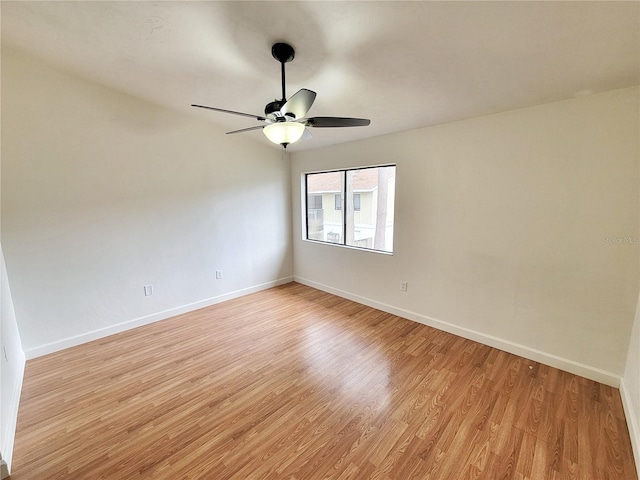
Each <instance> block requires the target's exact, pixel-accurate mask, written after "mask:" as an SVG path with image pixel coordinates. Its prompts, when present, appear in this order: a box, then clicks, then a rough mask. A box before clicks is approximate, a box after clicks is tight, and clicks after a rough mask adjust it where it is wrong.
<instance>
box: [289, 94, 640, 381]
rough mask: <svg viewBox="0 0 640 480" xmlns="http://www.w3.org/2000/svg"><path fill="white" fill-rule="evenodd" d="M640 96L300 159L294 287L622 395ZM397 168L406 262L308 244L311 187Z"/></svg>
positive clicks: (471, 123)
mask: <svg viewBox="0 0 640 480" xmlns="http://www.w3.org/2000/svg"><path fill="white" fill-rule="evenodd" d="M639 90H640V89H638V88H631V89H625V90H619V91H613V92H609V93H603V94H599V95H593V96H590V97H583V98H577V99H574V100H569V101H564V102H558V103H552V104H547V105H542V106H538V107H534V108H527V109H522V110H517V111H512V112H506V113H503V114H498V115H492V116H486V117H480V118H475V119H470V120H466V121H461V122H457V123H452V124H447V125H440V126H435V127H430V128H424V129H419V130H414V131H409V132H403V133H398V134H393V135H387V136H382V137H377V138H373V139H369V140H364V141H359V142H353V143H349V144H342V145H337V146H334V147H330V148H323V149H320V150H315V151H307V152H298V153H295V154H294V156H293V158H292V167H291V168H292V188H293V198H294V200H296V201H294V265H295V268H294V275H295V278H296V279H297V280H298V281H301V282H303V283H307V284H309V285H314V286H316V287H319V288H323V289H325V290H328V291H332V292H334V293H338V294H341V295H344V296H347V297H349V298H354V299H356V300H359V301H362V302H364V303H368V304H371V305H374V306H377V307H378V308H382V309H385V310H388V311H392V312H395V313H399V314H401V315H404V316H406V317H408V318H412V319H414V320H418V321H422V322H425V323H429V324H432V325H435V326H437V327H438V328H442V329H445V330H448V331H452V332H454V333H457V334H460V335H464V336H466V337H469V338H474V339H476V340H480V341H483V342H485V343H488V344H490V345H494V346H497V347H499V348H502V349H505V350H508V351H512V352H514V353H518V354H521V355H524V356H527V357H529V358H532V359H534V360H538V361H543V362H545V363H548V364H552V365H554V366H558V367H560V368H564V369H565V370H569V371H573V372H574V373H579V374H582V375H585V376H588V377H591V378H594V379H596V380H599V381H603V382H606V383H609V384H613V385H616V386H617V384H618V383H619V378H620V376H621V375H622V373H623V371H624V367H625V360H626V351H627V347H628V345H629V335H630V333H631V326H632V322H633V318H634V312H635V307H636V300H637V296H638V268H637V265H638V261H639V246H638V243H637V242H635V241H634V240H635V236H637V235H638V231H639V228H638V223H639V222H638V218H639V215H638V205H639V203H638V198H639V180H638V179H639V171H638V170H639V168H638V167H639V166H638V156H639V145H638V143H639V139H638V128H639V121H638V95H639ZM425 108H428V106H425ZM389 162H395V163H397V184H396V216H395V241H394V247H395V253H394V254H393V256H387V255H379V254H375V253H369V252H361V251H356V250H349V249H344V248H340V247H335V246H330V245H321V244H317V243H311V242H306V241H303V240H302V227H301V222H302V212H301V211H300V205H299V202H298V201H297V200H298V199H299V198H300V183H301V180H300V176H301V173H302V172H305V171H318V170H323V169H331V168H339V167H348V166H362V165H375V164H382V163H385V164H386V163H389ZM627 237H631V238H630V239H629V238H627ZM621 239H623V240H621ZM627 240H630V241H629V242H627ZM402 280H406V281H408V285H409V288H408V291H407V292H401V291H400V282H401V281H402Z"/></svg>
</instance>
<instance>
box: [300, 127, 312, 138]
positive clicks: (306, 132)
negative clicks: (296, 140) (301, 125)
mask: <svg viewBox="0 0 640 480" xmlns="http://www.w3.org/2000/svg"><path fill="white" fill-rule="evenodd" d="M312 138H313V135H311V132H310V131H309V129H308V128H305V129H304V133H303V134H302V137H300V139H301V140H311V139H312Z"/></svg>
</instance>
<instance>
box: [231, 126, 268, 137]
mask: <svg viewBox="0 0 640 480" xmlns="http://www.w3.org/2000/svg"><path fill="white" fill-rule="evenodd" d="M263 128H264V125H256V126H255V127H249V128H242V129H240V130H233V131H231V132H227V135H229V134H231V133H242V132H250V131H251V130H258V129H263Z"/></svg>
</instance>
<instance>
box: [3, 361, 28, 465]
mask: <svg viewBox="0 0 640 480" xmlns="http://www.w3.org/2000/svg"><path fill="white" fill-rule="evenodd" d="M20 353H21V355H20V358H19V359H18V361H19V365H18V375H17V377H16V382H15V384H14V386H13V391H12V395H11V404H10V405H9V418H8V422H7V423H8V425H5V426H4V427H3V430H4V431H5V432H7V433H6V436H5V438H4V442H3V445H2V455H3V456H2V460H3V461H4V462H5V463H6V465H5V469H6V472H7V473H11V461H12V459H13V443H14V441H15V438H16V426H17V423H18V407H20V394H21V393H22V382H23V381H24V367H25V362H26V358H25V356H24V354H23V353H22V352H20ZM1 478H5V477H1Z"/></svg>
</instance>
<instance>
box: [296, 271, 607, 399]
mask: <svg viewBox="0 0 640 480" xmlns="http://www.w3.org/2000/svg"><path fill="white" fill-rule="evenodd" d="M294 281H296V282H298V283H302V284H303V285H307V286H309V287H313V288H317V289H318V290H322V291H324V292H327V293H331V294H333V295H337V296H339V297H342V298H346V299H348V300H353V301H354V302H358V303H361V304H363V305H367V306H369V307H372V308H375V309H378V310H382V311H383V312H387V313H391V314H393V315H397V316H399V317H403V318H406V319H408V320H413V321H414V322H418V323H422V324H424V325H428V326H430V327H433V328H437V329H438V330H443V331H445V332H448V333H452V334H454V335H458V336H460V337H463V338H468V339H469V340H474V341H476V342H479V343H482V344H484V345H488V346H490V347H494V348H497V349H499V350H504V351H505V352H509V353H513V354H514V355H519V356H521V357H524V358H527V359H529V360H533V361H535V362H540V363H543V364H545V365H549V366H552V367H555V368H559V369H560V370H564V371H566V372H569V373H573V374H575V375H580V376H581V377H585V378H588V379H590V380H594V381H596V382H600V383H603V384H605V385H609V386H611V387H615V388H619V387H620V376H619V375H616V374H615V373H612V372H607V371H605V370H601V369H599V368H596V367H593V366H590V365H585V364H583V363H580V362H575V361H573V360H569V359H566V358H562V357H559V356H557V355H553V354H551V353H547V352H543V351H540V350H536V349H535V348H531V347H527V346H526V345H521V344H518V343H515V342H511V341H509V340H505V339H502V338H499V337H494V336H493V335H487V334H485V333H481V332H477V331H475V330H470V329H468V328H464V327H460V326H457V325H454V324H452V323H448V322H444V321H442V320H438V319H436V318H432V317H429V316H427V315H422V314H420V313H416V312H412V311H410V310H405V309H403V308H398V307H394V306H393V305H388V304H386V303H382V302H378V301H376V300H373V299H370V298H367V297H362V296H360V295H356V294H353V293H350V292H346V291H344V290H340V289H337V288H333V287H330V286H328V285H324V284H322V283H318V282H314V281H312V280H308V279H306V278H300V277H296V276H294Z"/></svg>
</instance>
